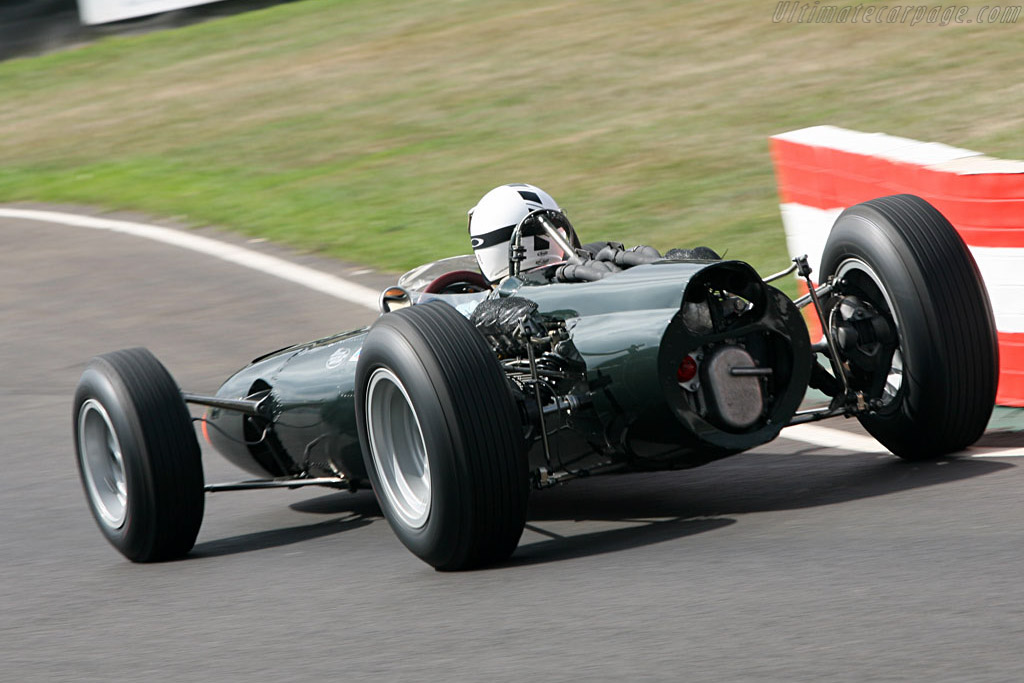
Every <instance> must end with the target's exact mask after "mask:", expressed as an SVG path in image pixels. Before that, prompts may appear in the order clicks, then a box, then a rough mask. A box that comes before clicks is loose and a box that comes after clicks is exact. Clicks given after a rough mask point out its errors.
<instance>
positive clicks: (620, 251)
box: [469, 183, 720, 284]
mask: <svg viewBox="0 0 1024 683" xmlns="http://www.w3.org/2000/svg"><path fill="white" fill-rule="evenodd" d="M541 209H549V210H552V211H557V212H558V213H560V214H562V217H563V218H564V216H565V212H563V211H562V209H561V208H560V207H559V206H558V203H557V202H556V201H555V200H554V198H553V197H552V196H551V195H549V194H548V193H547V192H545V191H544V190H542V189H540V188H539V187H537V186H536V185H528V184H526V183H512V184H509V185H501V186H499V187H496V188H494V189H493V190H491V191H490V192H488V193H487V194H485V195H484V196H483V197H481V198H480V201H479V202H477V205H476V206H474V207H473V208H472V209H470V210H469V236H470V243H471V244H472V245H473V253H474V254H475V255H476V260H477V263H478V264H479V266H480V272H481V273H483V275H484V277H485V278H487V280H488V282H490V283H491V284H495V283H498V282H500V281H501V280H503V279H505V278H506V277H508V275H509V271H508V268H509V247H510V244H511V241H512V233H513V231H514V230H515V228H516V226H517V225H519V223H520V222H521V221H522V220H523V219H524V218H526V217H527V216H528V215H530V214H531V213H533V212H534V211H538V210H541ZM561 222H562V223H563V224H564V226H565V227H559V228H558V231H559V232H560V233H562V235H563V236H564V237H565V238H566V240H567V241H568V242H569V244H571V245H572V246H573V247H574V248H575V250H576V253H575V254H571V255H569V254H566V253H564V252H563V251H562V249H560V248H559V246H558V245H557V244H555V243H553V242H552V241H551V240H550V238H548V236H547V235H545V234H533V232H532V231H530V232H525V231H524V233H523V236H522V243H521V246H522V248H523V252H522V257H523V258H522V261H521V262H520V268H521V269H522V270H523V271H527V270H533V269H538V270H539V269H544V267H545V266H555V264H558V265H557V266H556V267H554V268H548V269H544V275H545V276H546V277H548V278H549V279H551V280H554V281H557V282H589V281H593V280H600V279H602V278H604V277H606V276H608V275H611V274H612V273H617V272H619V271H621V270H622V269H624V268H629V267H630V266H636V265H640V264H642V263H651V262H653V261H659V260H662V259H673V260H682V259H701V260H710V259H715V260H717V259H719V258H720V257H719V256H718V254H716V253H715V252H714V251H712V250H711V249H709V248H707V247H697V248H695V249H672V250H670V251H669V252H667V253H666V254H665V256H662V255H661V254H660V253H659V252H658V250H657V249H655V248H654V247H648V246H644V245H637V246H635V247H633V248H632V249H625V248H623V246H622V244H621V243H619V242H591V243H589V244H585V245H582V246H581V245H580V243H579V239H578V238H577V236H576V234H575V230H573V228H572V225H571V224H570V223H569V220H568V218H565V219H564V220H563V221H561ZM567 232H568V234H566V233H567Z"/></svg>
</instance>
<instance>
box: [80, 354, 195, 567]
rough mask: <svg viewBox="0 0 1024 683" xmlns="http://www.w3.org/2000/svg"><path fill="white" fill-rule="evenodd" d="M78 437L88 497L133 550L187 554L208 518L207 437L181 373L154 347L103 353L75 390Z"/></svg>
mask: <svg viewBox="0 0 1024 683" xmlns="http://www.w3.org/2000/svg"><path fill="white" fill-rule="evenodd" d="M73 416H74V438H75V451H76V453H77V459H78V469H79V474H80V475H81V478H82V486H83V488H84V489H85V494H86V500H87V501H88V503H89V508H90V510H91V511H92V514H93V517H94V518H95V519H96V523H97V524H98V525H99V528H100V531H101V532H103V535H104V536H105V537H106V539H107V540H108V541H110V543H111V544H112V545H113V546H114V547H115V548H117V549H118V550H119V551H120V552H121V553H122V554H123V555H124V556H125V557H127V558H128V559H130V560H132V561H134V562H153V561H159V560H170V559H174V558H177V557H181V556H182V555H184V554H185V553H187V552H188V551H189V550H191V549H192V546H193V545H194V544H195V540H196V536H197V535H198V533H199V527H200V525H201V524H202V520H203V506H204V497H205V494H204V490H203V467H202V460H201V457H200V451H199V443H198V441H197V440H196V435H195V430H194V429H193V427H192V422H191V418H190V417H189V413H188V409H187V408H186V406H185V402H184V401H183V400H182V398H181V392H180V391H179V389H178V386H177V385H176V384H175V382H174V379H173V378H172V377H171V375H170V373H168V372H167V370H166V369H165V368H164V366H163V365H162V364H161V363H160V361H158V360H157V359H156V358H155V357H154V356H153V354H152V353H150V352H149V351H147V350H146V349H142V348H137V349H126V350H123V351H115V352H113V353H107V354H104V355H102V356H97V357H96V358H94V359H93V360H92V362H90V363H89V365H88V366H87V367H86V369H85V372H84V373H83V374H82V378H81V380H80V381H79V383H78V389H77V391H76V392H75V403H74V412H73Z"/></svg>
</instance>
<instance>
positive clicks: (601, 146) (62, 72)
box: [0, 0, 1024, 272]
mask: <svg viewBox="0 0 1024 683" xmlns="http://www.w3.org/2000/svg"><path fill="white" fill-rule="evenodd" d="M867 4H870V3H867ZM775 9H776V6H775V5H774V4H765V3H755V2H749V1H741V0H722V1H721V2H716V3H697V2H687V3H680V2H676V1H671V2H669V1H666V2H658V1H653V0H648V1H641V0H621V1H618V2H610V1H609V2H590V1H584V0H576V1H572V0H562V1H555V2H545V3H524V2H521V1H515V2H509V1H498V2H493V3H477V2H469V1H466V0H432V2H429V3H417V2H412V1H411V0H305V1H304V2H294V3H290V4H286V5H280V6H277V7H273V8H270V9H267V10H261V11H255V12H250V13H247V14H242V15H237V16H234V17H229V18H224V19H218V20H213V21H209V22H207V23H204V24H201V25H195V26H191V27H188V28H183V29H176V30H168V31H163V32H160V33H155V34H150V35H145V36H136V37H123V38H111V39H105V40H102V41H100V42H98V43H95V44H93V45H89V46H86V47H83V48H80V49H75V50H69V51H65V52H61V53H57V54H52V55H48V56H44V57H41V58H35V59H24V60H13V61H10V62H6V63H3V64H0V201H12V200H40V201H60V202H79V203H88V204H94V205H98V206H103V207H109V208H111V209H134V210H141V211H146V212H151V213H155V214H161V215H167V216H173V217H179V218H183V219H185V220H187V221H189V222H191V223H194V224H209V223H212V224H218V225H222V226H225V227H228V228H231V229H234V230H238V231H241V232H243V233H247V234H251V235H254V236H260V237H266V238H269V239H273V240H277V241H280V242H283V243H287V244H291V245H294V246H297V247H299V248H303V249H310V250H315V251H318V252H322V253H325V254H329V255H334V256H338V257H342V258H345V259H347V260H351V261H357V262H364V263H367V264H371V265H374V266H378V267H382V268H387V269H403V268H407V267H410V266H412V265H415V264H417V263H420V262H423V261H425V260H427V259H430V258H435V257H440V256H445V255H450V254H454V253H464V252H466V251H468V242H467V236H466V232H465V211H466V209H468V208H469V207H470V206H472V205H473V204H474V203H475V201H476V200H477V199H478V198H479V197H480V196H481V195H482V194H483V193H484V192H486V191H487V190H488V189H490V188H491V187H493V186H495V185H498V184H502V183H506V182H524V181H525V182H532V183H536V184H538V185H540V186H542V187H544V188H545V189H546V190H548V191H549V192H551V193H552V194H553V195H554V196H555V197H556V198H557V199H558V201H559V202H560V203H561V204H562V205H563V207H565V208H567V210H568V212H569V214H570V216H571V217H572V219H573V222H574V223H575V224H576V226H577V228H578V229H579V230H580V232H581V233H582V235H583V237H584V238H585V239H600V238H610V239H620V240H622V241H624V242H626V243H627V244H632V243H637V242H643V243H648V244H653V245H654V246H656V247H659V248H661V249H666V248H669V247H672V246H679V245H683V246H693V245H696V244H707V245H709V246H712V247H715V248H716V249H718V250H720V251H722V250H725V251H727V252H728V254H729V255H730V256H733V257H736V258H742V259H746V260H749V261H751V262H752V263H753V264H754V265H755V266H756V267H758V268H759V269H760V270H761V271H762V272H770V271H774V270H777V269H780V268H782V267H783V266H784V265H785V262H786V259H787V255H786V251H785V246H784V238H783V233H782V228H781V223H780V220H779V217H778V209H777V197H776V194H775V184H774V178H773V176H772V169H771V162H770V159H769V157H768V142H767V138H768V136H769V135H771V134H774V133H778V132H782V131H786V130H791V129H794V128H799V127H803V126H808V125H815V124H820V123H832V124H836V125H841V126H847V127H851V128H856V129H861V130H868V131H873V130H882V131H885V132H888V133H892V134H897V135H906V136H909V137H916V138H920V139H926V140H930V139H938V140H941V141H943V142H946V143H950V144H954V145H960V146H965V147H970V148H973V149H978V150H980V151H984V152H986V153H989V154H993V155H997V156H1005V157H1011V158H1020V157H1024V136H1022V135H1021V126H1022V119H1021V115H1020V112H1021V111H1024V84H1022V82H1021V80H1020V79H1019V78H1018V77H1017V74H1018V71H1019V56H1020V54H1022V53H1024V32H1022V31H1021V25H1022V24H1024V19H1021V20H1019V21H1018V23H1012V24H999V23H995V24H987V23H986V24H979V23H972V24H960V25H957V24H953V25H949V26H945V27H940V26H938V25H934V24H927V23H922V24H919V25H917V26H913V27H911V26H909V25H907V24H895V25H891V24H885V23H881V24H879V23H871V24H865V23H859V24H856V25H854V24H849V23H847V24H800V23H786V22H773V16H772V15H773V13H774V11H775ZM973 11H974V10H973V9H972V14H970V15H969V16H974V14H973Z"/></svg>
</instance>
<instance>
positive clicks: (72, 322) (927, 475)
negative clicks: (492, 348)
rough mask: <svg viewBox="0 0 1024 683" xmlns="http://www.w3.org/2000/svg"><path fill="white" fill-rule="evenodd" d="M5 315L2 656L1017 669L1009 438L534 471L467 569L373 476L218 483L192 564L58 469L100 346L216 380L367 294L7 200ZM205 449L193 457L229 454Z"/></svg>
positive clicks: (1014, 497) (1020, 517)
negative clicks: (537, 476) (515, 528)
mask: <svg viewBox="0 0 1024 683" xmlns="http://www.w3.org/2000/svg"><path fill="white" fill-rule="evenodd" d="M129 218H130V217H129ZM210 234H211V235H213V236H217V235H215V234H214V233H210ZM218 237H220V236H218ZM223 239H225V240H226V241H228V242H234V243H237V244H239V245H244V244H245V241H244V240H242V239H239V238H233V237H223ZM246 246H250V247H253V246H254V248H256V249H257V250H259V251H260V252H262V253H267V254H271V255H277V256H285V257H287V258H289V259H292V260H296V261H299V262H302V263H303V264H305V265H309V266H312V267H315V268H317V269H320V270H325V271H327V272H331V273H333V274H335V275H338V276H341V277H352V276H353V273H354V271H355V270H356V268H355V267H354V266H347V265H345V264H338V263H334V262H327V261H320V260H318V259H315V258H312V257H307V256H296V255H291V254H288V253H286V252H281V251H278V250H276V249H273V248H272V247H269V246H267V245H246ZM358 277H359V279H360V281H361V282H362V283H363V284H365V285H367V286H369V287H378V286H380V285H381V284H383V283H385V282H386V281H387V280H388V278H387V277H386V276H383V275H378V274H373V273H361V274H359V275H358ZM0 311H2V313H3V317H2V321H3V322H2V326H0V367H2V369H3V375H2V376H3V379H2V387H3V391H0V420H2V425H0V457H2V458H3V474H2V476H0V520H2V521H0V679H3V680H10V681H36V680H38V681H65V680H68V681H87V680H104V681H111V680H118V681H142V680H168V681H170V680H217V681H234V680H238V681H264V680H267V681H278V680H289V681H291V680H381V681H392V680H408V681H423V680H431V681H433V680H436V681H456V680H459V681H461V680H467V681H491V680H501V681H504V680H509V681H511V680H516V681H519V680H545V681H546V680H578V679H584V680H665V681H675V680H679V681H797V680H800V681H865V680H872V681H882V680H885V681H897V680H907V681H922V680H928V681H1016V680H1020V679H1021V678H1022V674H1024V657H1022V655H1021V643H1022V642H1024V582H1022V581H1021V577H1020V576H1019V573H1020V571H1021V568H1022V567H1024V502H1022V496H1021V495H1020V491H1021V490H1022V489H1024V476H1022V474H1021V468H1020V467H1019V466H1018V465H1019V464H1020V463H1021V462H1024V461H1021V460H1019V459H1015V458H1013V457H998V456H997V457H985V458H977V457H971V458H967V457H965V458H958V459H951V460H947V461H942V462H937V463H930V464H908V463H903V462H901V461H899V460H897V459H896V458H893V457H891V456H887V455H884V454H879V453H866V452H858V451H852V450H843V449H836V448H824V447H821V446H810V445H808V444H806V443H803V442H799V441H793V440H789V439H785V438H781V439H779V440H777V441H775V442H773V443H771V444H769V445H767V446H765V447H763V448H760V449H758V450H756V451H753V452H750V453H747V454H743V455H739V456H735V457H733V458H730V459H727V460H723V461H720V462H718V463H714V464H712V465H709V466H706V467H704V468H700V469H697V470H691V471H688V472H678V473H672V474H651V475H632V476H628V477H608V478H594V479H590V480H585V481H579V482H575V483H573V484H570V485H568V486H565V487H562V488H558V489H555V490H550V491H546V492H543V493H539V494H535V495H534V496H533V498H532V500H531V512H530V521H529V526H528V530H527V532H526V533H525V534H524V537H523V540H522V543H521V545H520V547H519V549H518V550H517V552H516V553H515V555H514V556H513V558H512V560H511V562H509V563H508V564H507V565H505V566H502V567H498V568H494V569H490V570H486V571H479V572H472V573H462V574H440V573H436V572H434V571H433V570H431V569H430V568H429V567H427V566H426V565H424V564H422V563H421V562H419V561H418V560H416V559H415V558H414V557H413V556H412V555H410V554H409V553H408V552H406V551H405V550H404V548H403V547H402V546H401V545H400V544H399V543H398V541H397V540H396V539H395V538H394V537H393V535H392V533H391V531H390V529H389V528H388V526H387V524H386V523H385V522H384V521H383V520H382V519H381V517H380V514H379V511H378V509H377V507H376V504H375V503H374V500H373V496H372V494H371V493H369V492H360V493H357V494H348V493H330V492H328V493H324V492H322V491H309V490H306V491H258V492H241V493H221V494H213V495H211V496H209V497H208V500H207V511H206V517H205V521H204V524H203V529H202V531H201V532H200V536H199V540H198V543H197V545H196V549H195V551H194V552H193V553H192V555H191V556H190V557H189V558H188V559H186V560H183V561H179V562H173V563H167V564H159V565H133V564H130V563H129V562H127V561H125V560H123V559H122V558H121V556H120V555H118V554H117V553H116V552H115V551H114V550H113V549H112V548H110V547H109V546H108V545H107V544H106V542H105V541H103V539H102V538H101V536H100V534H99V532H98V531H97V530H96V528H95V525H94V523H93V521H92V519H91V518H90V517H89V515H88V511H87V509H86V504H85V499H84V496H83V494H82V491H81V487H80V485H79V483H78V478H77V474H76V472H75V465H74V460H73V452H72V445H71V416H70V409H71V395H72V392H73V389H74V386H75V383H76V382H77V380H78V376H79V375H80V373H81V371H82V369H83V367H84V366H85V363H86V362H87V361H88V359H89V358H90V357H91V356H93V355H95V354H97V353H101V352H104V351H108V350H111V349H115V348H121V347H126V346H135V345H144V346H148V347H149V348H151V349H152V350H153V351H154V352H155V353H156V354H157V355H158V357H160V358H161V359H162V360H163V361H164V362H165V364H166V365H167V366H168V367H169V368H170V370H171V371H172V372H173V373H174V375H175V377H176V378H177V380H178V382H179V383H180V384H181V386H182V387H184V388H186V389H188V390H191V391H196V392H203V391H212V390H214V389H215V388H216V387H217V385H218V384H219V382H220V380H222V379H223V378H225V377H226V376H227V375H228V374H230V373H231V372H233V371H234V370H235V369H237V367H239V366H240V365H241V364H243V363H244V362H245V361H246V360H247V359H248V358H251V357H253V356H255V355H258V354H259V353H262V352H264V351H267V350H270V349H273V348H277V347H279V346H283V345H285V344H289V343H292V342H295V341H300V340H304V339H307V338H313V337H316V336H321V335H324V334H328V333H331V332H334V331H337V330H339V329H344V328H349V327H355V326H358V325H361V324H365V323H368V322H370V321H371V320H372V318H373V314H372V313H371V312H370V311H368V310H367V309H365V308H363V307H359V306H357V305H354V304H349V303H346V302H344V301H341V300H339V299H337V298H335V297H332V296H328V295H326V294H323V293H319V292H316V291H312V290H310V289H308V288H305V287H303V286H300V285H298V284H294V283H289V282H285V281H282V280H279V279H276V278H273V277H269V276H267V275H264V274H260V273H258V272H256V271H253V270H251V269H247V268H244V267H241V266H239V265H237V264H232V263H227V262H225V261H223V260H219V259H217V258H214V257H211V256H207V255H201V254H195V253H191V252H188V251H184V250H182V249H180V248H177V247H174V246H169V245H167V244H161V243H155V242H151V241H147V240H143V239H140V238H138V237H135V236H131V235H125V234H117V233H111V232H104V231H94V230H84V229H80V228H72V227H65V226H56V225H48V224H45V223H39V222H30V221H19V220H11V219H0ZM835 426H837V427H839V428H841V429H845V430H851V431H853V432H856V431H857V428H856V426H855V425H854V424H852V423H850V422H846V423H840V424H838V425H835ZM860 435H863V433H860ZM851 443H859V442H857V441H856V440H855V439H854V440H852V441H851ZM982 446H985V447H989V448H990V449H1016V448H1019V447H1021V446H1024V436H1022V435H1021V434H1019V433H1012V432H998V431H993V432H991V433H989V434H988V435H986V437H985V438H984V439H983V443H982ZM974 453H975V454H986V453H987V454H992V453H994V450H989V451H984V450H978V451H974ZM204 462H205V469H206V477H207V480H208V481H217V480H230V479H234V478H236V477H238V476H239V475H240V473H239V472H237V471H235V470H234V469H233V468H232V467H231V466H230V465H228V464H227V463H226V462H225V461H224V460H223V459H221V458H220V457H219V456H218V455H216V454H215V453H204Z"/></svg>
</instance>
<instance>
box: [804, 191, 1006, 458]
mask: <svg viewBox="0 0 1024 683" xmlns="http://www.w3.org/2000/svg"><path fill="white" fill-rule="evenodd" d="M822 273H823V274H824V277H823V278H822V279H823V280H824V279H825V278H827V277H828V276H830V275H833V276H835V279H834V287H835V292H836V293H835V294H834V295H833V296H832V297H830V298H829V300H827V301H826V302H825V304H826V310H827V311H828V312H829V313H831V312H832V311H833V310H835V308H836V306H837V305H838V302H839V301H840V297H853V299H848V301H852V302H855V305H856V306H859V307H860V310H859V311H858V313H857V316H861V317H862V318H864V317H870V316H872V315H874V314H878V315H880V316H881V317H882V318H884V319H885V321H886V322H887V323H888V328H889V330H890V331H891V332H893V333H894V335H892V336H891V337H890V338H891V340H892V341H891V346H892V348H890V349H889V351H890V352H891V356H889V355H886V361H885V362H884V363H883V364H882V365H881V366H879V367H877V368H874V369H865V368H866V367H868V366H867V365H862V366H861V367H858V363H857V361H856V359H855V358H854V359H851V358H852V357H851V358H848V359H847V362H848V363H849V364H850V365H851V367H852V370H853V373H854V375H855V377H854V379H855V380H858V379H859V380H860V387H861V388H863V389H864V390H865V392H866V393H867V398H868V399H870V400H872V401H874V404H875V406H876V410H874V411H873V412H871V413H870V414H865V415H862V416H860V418H859V419H860V421H861V423H862V424H863V425H864V427H865V429H867V431H868V432H869V433H870V434H871V435H872V436H874V437H875V438H876V439H878V441H879V442H881V443H882V445H884V446H885V447H886V448H888V449H889V450H890V451H892V452H893V453H895V454H896V455H898V456H900V457H903V458H907V459H924V458H931V457H938V456H942V455H945V454H948V453H952V452H955V451H959V450H962V449H964V448H966V447H967V446H969V445H970V444H972V443H974V442H975V441H976V440H977V439H978V438H979V437H980V436H981V434H982V433H983V432H984V430H985V426H986V424H987V423H988V419H989V417H990V416H991V414H992V407H993V405H994V403H995V394H996V383H997V381H998V374H999V352H998V346H997V338H996V330H995V322H994V320H993V316H992V309H991V305H990V304H989V299H988V295H987V293H986V291H985V286H984V283H983V281H982V279H981V275H980V273H979V271H978V267H977V265H976V264H975V262H974V258H973V257H972V256H971V253H970V251H969V250H968V249H967V246H966V245H965V244H964V242H963V240H962V239H961V238H960V236H959V235H958V234H957V232H956V230H955V229H954V228H953V226H952V225H951V224H950V223H949V221H948V220H947V219H946V218H945V217H944V216H943V215H942V214H941V213H939V211H938V210H937V209H935V208H934V207H933V206H932V205H931V204H929V203H928V202H926V201H924V200H923V199H921V198H919V197H915V196H912V195H895V196H892V197H882V198H879V199H873V200H871V201H868V202H864V203H863V204H858V205H856V206H853V207H851V208H849V209H847V210H846V211H844V212H843V213H842V215H840V217H839V218H838V219H837V220H836V223H835V225H834V226H833V228H832V232H831V234H830V236H829V238H828V241H827V243H826V245H825V251H824V254H823V257H822ZM854 317H856V316H854ZM832 324H833V323H831V322H830V325H832ZM855 324H857V323H851V328H850V329H854V327H853V326H852V325H855ZM833 329H834V328H833ZM860 329H861V331H862V332H864V331H865V328H864V327H861V328H860ZM873 334H874V332H872V331H871V330H870V329H867V333H866V334H865V335H862V336H861V338H860V339H859V343H860V344H861V346H862V347H866V346H869V344H864V342H865V337H871V336H873ZM887 334H888V332H886V333H884V334H882V335H881V337H883V338H884V337H885V336H886V335H887ZM850 337H851V338H854V339H856V333H855V334H853V335H850ZM884 341H885V340H884V339H882V342H884Z"/></svg>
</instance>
